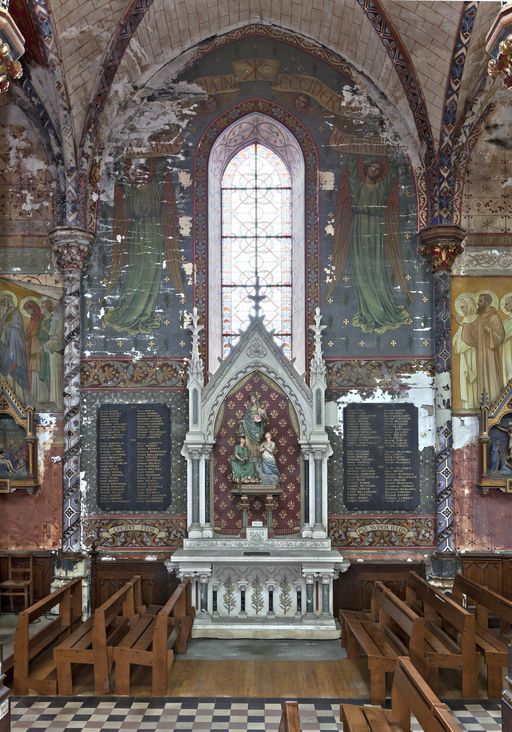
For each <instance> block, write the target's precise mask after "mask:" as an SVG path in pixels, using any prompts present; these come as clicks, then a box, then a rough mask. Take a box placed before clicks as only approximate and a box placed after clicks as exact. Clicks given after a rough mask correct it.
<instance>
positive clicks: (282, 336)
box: [221, 143, 292, 356]
mask: <svg viewBox="0 0 512 732" xmlns="http://www.w3.org/2000/svg"><path fill="white" fill-rule="evenodd" d="M291 219H292V217H291V179H290V174H289V172H288V170H287V168H286V165H285V164H284V162H283V161H282V160H281V158H280V157H279V156H278V155H276V153H274V152H273V151H272V150H270V149H269V148H266V147H265V146H263V145H261V144H259V143H254V144H251V145H248V146H247V147H245V148H243V149H242V150H240V151H239V152H238V153H237V154H236V155H235V156H234V157H233V158H232V159H231V161H230V162H229V163H228V165H227V167H226V169H225V172H224V175H223V178H222V226H221V230H222V242H221V247H222V321H223V322H222V332H223V351H224V352H228V351H229V349H230V348H231V347H232V346H233V345H234V344H235V342H236V340H237V339H238V335H237V334H238V332H239V330H244V329H245V328H246V327H247V325H248V323H249V316H250V314H251V313H252V312H253V301H252V300H249V299H248V295H251V294H254V284H255V282H256V276H259V281H260V285H261V286H262V294H264V295H265V297H266V299H265V300H264V301H263V302H262V303H261V310H262V311H263V314H264V316H265V322H266V325H267V327H268V328H269V329H274V330H275V336H276V340H278V342H280V343H281V342H282V345H283V347H284V348H285V352H286V353H287V355H288V356H290V355H291V329H292V322H291V321H292V318H291V313H292V303H291V301H292V287H291V285H292V240H291V231H292V221H291Z"/></svg>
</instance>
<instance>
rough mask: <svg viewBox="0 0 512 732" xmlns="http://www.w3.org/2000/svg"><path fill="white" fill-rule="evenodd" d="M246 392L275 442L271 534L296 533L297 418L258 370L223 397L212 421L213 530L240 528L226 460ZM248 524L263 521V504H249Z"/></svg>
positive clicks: (298, 494)
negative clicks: (277, 493) (277, 478)
mask: <svg viewBox="0 0 512 732" xmlns="http://www.w3.org/2000/svg"><path fill="white" fill-rule="evenodd" d="M251 394H255V395H256V396H257V397H258V398H259V400H260V403H261V406H262V407H264V408H265V410H266V413H267V416H268V431H269V432H270V433H271V434H272V439H273V440H274V442H275V443H276V461H277V465H278V467H279V472H280V473H281V487H282V488H283V491H284V494H283V495H282V496H281V497H280V498H279V499H278V503H279V505H278V508H277V510H276V511H274V515H273V524H274V530H275V533H276V534H291V533H295V532H298V531H299V530H300V519H301V489H300V449H299V443H298V439H297V432H298V431H297V429H296V428H295V427H294V422H296V417H295V414H294V412H293V407H292V406H291V404H290V402H289V400H288V398H287V397H286V395H285V394H284V392H283V391H282V390H281V389H280V388H279V387H278V386H277V385H276V384H275V383H274V382H273V381H271V380H270V379H269V378H267V377H266V376H264V375H263V374H260V373H259V372H257V373H253V374H251V375H250V376H247V377H246V378H245V379H243V380H242V381H240V382H239V383H238V384H237V385H236V387H235V388H234V389H233V390H232V391H231V392H230V393H229V394H228V396H227V397H226V399H225V401H224V406H223V408H222V413H221V414H220V415H219V418H218V420H217V423H218V429H217V431H216V441H215V447H214V450H213V479H214V490H213V522H214V526H215V529H216V530H217V531H219V532H220V533H224V534H238V533H239V532H240V530H241V528H242V512H241V510H240V509H239V508H238V500H239V499H238V498H236V497H232V496H231V495H230V491H231V489H232V488H234V487H235V484H234V483H232V481H231V463H230V460H229V458H230V456H231V454H232V453H233V449H234V447H235V445H236V444H237V443H238V428H239V424H240V420H241V419H242V417H243V416H244V414H245V410H246V407H247V403H248V401H249V397H250V395H251ZM251 521H263V522H264V524H265V523H266V517H265V509H264V500H260V499H258V498H253V499H252V500H251V510H250V511H249V524H250V523H251Z"/></svg>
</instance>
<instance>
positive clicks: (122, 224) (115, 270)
mask: <svg viewBox="0 0 512 732" xmlns="http://www.w3.org/2000/svg"><path fill="white" fill-rule="evenodd" d="M164 265H165V267H166V269H167V271H168V272H169V274H170V276H171V279H172V282H173V285H174V287H175V288H176V291H177V292H179V293H180V294H182V295H183V293H184V289H183V278H182V271H181V265H180V248H179V227H178V219H177V211H176V197H175V192H174V185H173V182H172V178H171V173H170V171H169V170H168V168H167V163H166V160H163V159H155V158H152V159H149V160H146V159H137V160H135V159H134V160H131V161H128V163H127V165H126V167H125V170H124V175H123V176H122V177H121V179H120V180H118V182H117V183H116V187H115V194H114V227H113V237H112V266H111V270H110V276H109V280H108V283H107V286H106V293H105V302H106V312H105V316H104V324H105V326H107V327H110V328H112V329H113V330H116V331H118V332H122V333H127V334H133V335H135V334H137V333H149V332H150V331H152V330H155V329H156V328H159V327H160V317H159V315H158V313H157V311H156V307H157V300H158V295H159V292H160V282H161V278H162V270H163V268H164Z"/></svg>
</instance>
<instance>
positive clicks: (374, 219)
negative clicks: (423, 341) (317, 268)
mask: <svg viewBox="0 0 512 732" xmlns="http://www.w3.org/2000/svg"><path fill="white" fill-rule="evenodd" d="M399 217H400V201H399V196H398V172H397V170H396V168H395V165H394V164H393V162H392V161H390V160H389V158H388V157H385V156H382V157H376V156H373V157H363V156H360V155H349V156H348V162H347V165H346V168H345V169H344V170H343V172H342V175H341V181H340V186H339V192H338V197H337V202H336V221H335V227H334V243H333V278H332V280H331V283H330V285H329V288H328V291H327V297H328V298H329V297H332V296H333V293H334V291H335V289H336V286H337V284H338V283H339V281H340V278H341V275H342V273H343V271H344V270H345V267H346V265H347V262H348V263H349V265H350V270H351V274H352V278H351V280H352V285H353V287H354V290H355V295H356V300H357V311H356V314H355V315H354V317H353V319H352V325H354V326H356V327H358V328H361V330H362V331H363V332H365V333H384V332H385V331H387V330H391V329H393V328H399V327H400V326H402V325H406V324H407V323H408V322H409V319H410V315H409V313H408V311H407V308H406V307H405V306H404V305H403V304H401V303H399V302H397V299H396V289H397V286H399V288H400V289H401V291H402V292H403V293H404V294H405V296H406V298H407V300H408V301H409V302H410V301H411V292H410V290H409V287H408V286H407V282H406V280H405V276H404V272H403V268H402V256H401V251H400V218H399Z"/></svg>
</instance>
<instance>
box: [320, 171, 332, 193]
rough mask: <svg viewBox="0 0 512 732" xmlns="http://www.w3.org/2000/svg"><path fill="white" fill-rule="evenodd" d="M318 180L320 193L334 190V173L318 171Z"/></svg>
mask: <svg viewBox="0 0 512 732" xmlns="http://www.w3.org/2000/svg"><path fill="white" fill-rule="evenodd" d="M318 178H319V180H320V189H321V190H322V191H333V190H334V173H333V172H332V171H331V170H320V171H319V172H318Z"/></svg>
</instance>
